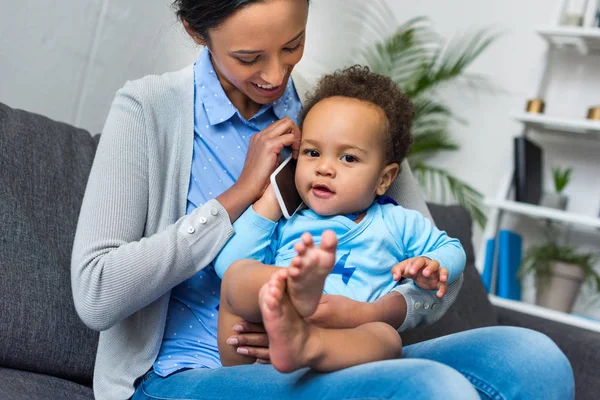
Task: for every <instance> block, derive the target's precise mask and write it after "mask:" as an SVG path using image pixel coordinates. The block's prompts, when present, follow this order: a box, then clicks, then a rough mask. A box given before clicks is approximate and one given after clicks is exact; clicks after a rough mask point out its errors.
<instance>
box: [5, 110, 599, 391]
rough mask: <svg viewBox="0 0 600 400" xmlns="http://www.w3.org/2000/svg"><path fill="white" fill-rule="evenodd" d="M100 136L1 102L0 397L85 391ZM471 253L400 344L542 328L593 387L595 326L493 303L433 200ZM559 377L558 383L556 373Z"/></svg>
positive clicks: (455, 218)
mask: <svg viewBox="0 0 600 400" xmlns="http://www.w3.org/2000/svg"><path fill="white" fill-rule="evenodd" d="M97 142H98V136H95V137H92V136H91V135H90V134H89V133H88V132H86V131H84V130H82V129H77V128H75V127H72V126H69V125H67V124H63V123H58V122H55V121H52V120H50V119H48V118H45V117H43V116H40V115H36V114H32V113H28V112H26V111H20V110H14V109H11V108H10V107H8V106H6V105H3V104H1V103H0V271H1V274H2V275H1V279H0V310H1V318H0V399H2V400H4V399H10V400H18V399H27V400H32V399H34V400H35V399H74V400H75V399H91V398H93V394H92V389H91V388H90V387H91V384H92V371H93V366H94V357H95V351H96V343H97V339H98V334H97V333H96V332H93V331H91V330H90V329H88V328H86V327H85V326H84V325H83V323H82V322H81V321H80V320H79V318H78V317H77V314H76V313H75V309H74V306H73V302H72V297H71V286H70V282H69V279H70V278H69V276H70V275H69V267H70V256H71V246H72V242H73V236H74V233H75V227H76V223H77V214H78V212H79V207H80V203H81V200H82V197H83V193H84V190H85V185H86V180H87V176H88V173H89V170H90V167H91V164H92V160H93V157H94V152H95V149H96V145H97ZM430 208H431V212H432V214H433V217H434V219H435V221H436V223H437V225H438V226H439V227H440V228H442V229H445V230H447V231H448V233H449V234H450V235H452V236H455V237H457V238H459V239H460V240H461V242H462V243H463V244H464V246H465V249H466V251H467V255H468V265H467V268H466V279H465V284H464V287H463V289H462V291H461V293H460V295H459V298H458V299H457V301H456V304H455V305H454V306H453V307H452V308H451V309H450V310H449V312H448V313H447V314H446V315H445V316H444V318H442V319H441V320H440V321H438V322H437V323H436V324H434V325H432V326H428V327H423V328H417V329H415V330H413V331H411V332H407V333H405V334H404V335H403V341H404V343H406V344H410V343H415V342H418V341H422V340H426V339H429V338H434V337H438V336H442V335H445V334H449V333H452V332H458V331H463V330H467V329H473V328H477V327H482V326H490V325H499V324H500V325H517V326H523V327H528V328H531V329H535V330H538V331H540V332H544V333H546V334H547V335H549V336H550V337H551V338H552V339H553V340H554V341H555V342H556V343H557V344H558V346H559V347H560V348H561V349H562V350H563V351H564V352H565V353H566V355H567V357H568V358H569V360H570V361H571V364H572V366H573V369H574V371H575V379H576V386H577V393H578V396H577V398H578V399H597V398H598V396H599V395H598V393H600V369H599V368H598V367H599V366H600V353H599V350H598V349H600V334H597V333H594V332H590V331H586V330H582V329H577V328H574V327H571V326H566V325H562V324H560V323H557V322H553V321H548V320H544V319H541V318H536V317H532V316H529V315H524V314H520V313H517V312H514V311H510V310H507V309H502V308H497V307H494V306H492V305H491V304H490V302H489V301H488V299H487V297H486V293H485V290H484V287H483V285H482V283H481V281H480V279H479V276H478V274H477V271H476V270H475V268H474V265H473V260H474V257H473V247H472V244H471V219H470V216H469V214H468V213H467V212H466V211H465V210H464V209H463V208H460V207H456V206H453V207H448V206H438V205H433V204H431V205H430ZM557 384H560V383H557Z"/></svg>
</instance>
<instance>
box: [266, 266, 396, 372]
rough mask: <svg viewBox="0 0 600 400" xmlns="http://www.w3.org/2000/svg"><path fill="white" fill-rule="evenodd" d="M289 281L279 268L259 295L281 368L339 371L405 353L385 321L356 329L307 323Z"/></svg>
mask: <svg viewBox="0 0 600 400" xmlns="http://www.w3.org/2000/svg"><path fill="white" fill-rule="evenodd" d="M287 283H288V271H286V270H281V271H278V272H276V273H274V274H273V275H271V277H270V278H269V281H268V282H267V283H266V284H265V285H264V286H263V287H262V289H261V290H260V295H259V304H260V307H261V310H262V315H263V323H264V324H265V328H266V330H267V333H268V334H269V353H270V357H271V363H272V364H273V366H274V367H275V368H276V369H277V370H279V371H281V372H291V371H295V370H297V369H299V368H303V367H310V368H312V369H314V370H317V371H321V372H329V371H337V370H339V369H343V368H348V367H352V366H354V365H358V364H364V363H368V362H372V361H380V360H387V359H393V358H399V357H400V355H401V354H402V341H401V339H400V335H399V334H398V332H396V330H395V329H394V328H393V327H391V326H390V325H388V324H385V323H383V322H372V323H368V324H364V325H361V326H359V327H357V328H352V329H325V328H319V327H317V326H314V325H310V324H308V323H306V321H305V320H304V318H302V316H301V315H300V314H299V313H298V311H297V310H296V309H295V308H294V306H293V304H292V302H291V300H290V298H289V296H288V294H287V292H286V286H287Z"/></svg>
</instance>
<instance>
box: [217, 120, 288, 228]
mask: <svg viewBox="0 0 600 400" xmlns="http://www.w3.org/2000/svg"><path fill="white" fill-rule="evenodd" d="M286 146H292V155H293V156H294V158H296V157H298V150H299V149H300V128H298V126H297V125H296V124H295V123H294V121H292V120H291V119H290V118H288V117H285V118H282V119H280V120H279V121H276V122H274V123H272V124H271V125H269V126H268V127H267V128H266V129H265V130H263V131H261V132H258V133H257V134H255V135H253V136H252V137H251V138H250V145H249V146H248V152H247V153H246V161H245V162H244V169H243V170H242V173H241V174H240V177H239V178H238V180H237V182H236V183H234V184H233V186H231V187H230V188H229V189H227V190H226V191H225V192H224V193H222V194H221V195H220V196H219V197H217V201H218V202H219V203H221V205H222V206H223V207H224V208H225V210H227V214H229V220H230V221H231V222H232V223H233V222H234V221H235V220H236V219H238V218H239V216H240V215H242V213H243V212H244V211H246V209H247V208H248V207H249V206H250V205H251V204H253V203H254V202H256V200H258V199H259V198H260V197H261V196H262V195H263V193H264V192H265V189H266V188H267V186H268V185H269V177H270V176H271V174H272V173H273V171H275V168H277V165H278V164H279V163H280V161H281V160H280V159H279V158H280V156H279V152H280V151H281V150H282V149H283V148H284V147H286Z"/></svg>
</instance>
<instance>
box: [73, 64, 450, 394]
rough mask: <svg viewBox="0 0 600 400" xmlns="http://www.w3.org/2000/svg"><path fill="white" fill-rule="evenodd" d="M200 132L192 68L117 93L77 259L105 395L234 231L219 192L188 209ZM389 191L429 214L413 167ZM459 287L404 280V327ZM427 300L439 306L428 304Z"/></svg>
mask: <svg viewBox="0 0 600 400" xmlns="http://www.w3.org/2000/svg"><path fill="white" fill-rule="evenodd" d="M294 83H295V85H296V89H297V91H298V94H299V95H300V98H301V99H304V98H305V95H306V89H307V85H306V84H305V83H304V82H303V81H302V79H301V78H300V77H298V76H294ZM193 137H194V78H193V68H192V66H189V67H187V68H185V69H183V70H181V71H177V72H172V73H167V74H164V75H161V76H154V75H153V76H147V77H145V78H142V79H139V80H137V81H133V82H128V83H127V84H126V85H125V87H123V88H122V89H121V90H119V91H118V92H117V94H116V96H115V99H114V101H113V104H112V106H111V109H110V112H109V115H108V118H107V120H106V124H105V126H104V130H103V132H102V136H101V140H100V143H99V145H98V149H97V152H96V156H95V159H94V164H93V166H92V170H91V173H90V176H89V180H88V184H87V189H86V192H85V196H84V199H83V204H82V207H81V213H80V216H79V222H78V225H77V232H76V235H75V243H74V247H73V255H72V264H71V282H72V288H73V297H74V301H75V307H76V309H77V312H78V314H79V316H80V317H81V319H82V320H83V322H84V323H85V324H86V325H88V326H89V327H90V328H92V329H95V330H98V331H101V333H100V340H99V343H98V353H97V357H96V365H95V370H94V394H95V396H96V398H97V399H124V398H129V397H130V396H131V395H132V394H133V384H134V381H135V379H136V378H138V377H140V376H142V375H143V374H144V373H145V372H146V371H148V369H150V368H151V366H152V364H153V362H154V360H155V358H156V356H157V354H158V351H159V348H160V344H161V340H162V335H163V330H164V326H165V318H166V313H167V306H168V303H169V297H170V290H171V289H172V288H173V287H174V286H176V285H178V284H180V283H181V282H183V281H185V280H186V279H188V278H190V277H191V276H192V275H194V274H195V273H197V272H198V271H199V270H201V269H202V268H204V267H205V266H206V265H208V264H209V263H210V262H211V261H212V259H213V258H214V257H215V256H216V255H217V253H218V252H219V251H220V249H221V248H222V246H223V245H224V244H225V242H227V240H228V239H229V238H230V237H231V235H232V234H233V228H232V226H231V223H230V221H229V217H228V215H227V213H226V211H225V210H224V209H223V207H222V206H221V205H220V204H219V203H218V202H217V201H216V200H211V201H209V202H207V203H206V204H205V205H204V206H202V207H199V208H197V209H196V210H194V212H192V213H191V214H190V215H187V216H186V215H185V209H186V200H187V191H188V184H189V179H190V168H191V163H192V148H193ZM389 194H390V195H391V196H393V197H394V198H396V200H398V201H399V202H400V204H402V205H404V206H406V207H408V208H413V209H417V210H419V211H421V212H422V213H424V214H425V215H427V216H430V214H429V211H428V210H427V207H426V206H425V203H424V202H423V200H422V198H421V196H420V194H419V189H418V187H417V185H416V183H415V181H414V178H413V176H412V174H411V172H410V169H409V168H408V166H407V165H404V166H403V171H402V173H401V175H400V177H399V178H398V179H397V180H396V182H395V183H394V185H393V187H392V188H391V189H390V192H389ZM202 217H205V219H206V220H205V219H204V218H202ZM200 221H203V222H200ZM459 287H460V281H457V282H456V283H455V284H453V285H451V288H450V290H449V293H448V294H447V295H446V296H445V297H444V299H443V301H439V300H436V299H435V297H433V296H432V295H431V294H430V293H427V292H424V291H420V290H417V289H416V288H415V287H414V286H413V285H412V284H404V285H401V286H399V287H398V288H397V290H398V291H400V292H402V293H403V294H404V295H405V297H406V299H407V303H408V305H409V311H408V315H407V318H406V321H405V322H404V324H403V326H402V327H401V328H400V330H403V329H406V328H410V327H414V326H416V325H418V324H422V323H428V322H431V321H434V320H437V319H439V318H440V317H441V316H442V315H443V313H444V312H445V310H446V309H447V307H448V306H449V305H450V304H451V303H452V302H453V300H454V298H455V297H456V292H457V290H458V288H459ZM425 302H429V303H430V304H434V303H437V307H428V310H426V311H425V310H424V307H421V306H420V304H425ZM417 303H420V304H419V306H418V307H415V305H416V304H417ZM434 308H435V310H433V309H434Z"/></svg>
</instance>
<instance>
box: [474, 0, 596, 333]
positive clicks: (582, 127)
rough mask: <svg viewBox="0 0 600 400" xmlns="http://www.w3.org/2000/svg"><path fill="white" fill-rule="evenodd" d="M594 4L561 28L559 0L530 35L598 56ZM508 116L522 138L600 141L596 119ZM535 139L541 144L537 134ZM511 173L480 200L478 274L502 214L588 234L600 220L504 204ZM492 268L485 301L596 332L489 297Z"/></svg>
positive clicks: (567, 318) (580, 322) (578, 321)
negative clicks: (482, 222)
mask: <svg viewBox="0 0 600 400" xmlns="http://www.w3.org/2000/svg"><path fill="white" fill-rule="evenodd" d="M597 6H598V4H597V2H595V1H589V2H588V8H587V10H586V13H585V17H584V27H566V26H561V25H560V24H561V22H562V20H563V15H564V13H565V11H566V8H567V0H562V1H561V2H560V5H559V7H558V9H557V10H556V14H555V17H554V22H555V25H554V26H544V27H539V28H538V29H536V32H537V33H538V34H539V35H540V36H542V37H543V38H544V39H545V40H546V41H547V42H548V44H549V49H548V51H562V50H564V49H569V48H573V47H574V48H576V49H577V50H578V51H579V52H580V53H581V54H583V55H600V28H595V27H592V26H593V21H594V19H595V13H596V12H597V9H596V7H597ZM547 60H548V61H550V58H547ZM549 67H550V64H548V63H547V64H546V65H545V71H544V72H543V73H542V77H541V79H540V84H539V87H538V96H541V97H544V93H545V92H546V91H545V89H546V85H547V84H548V83H549V82H548V81H547V80H546V76H547V73H548V71H549V69H550V68H549ZM511 117H512V118H513V119H515V120H517V121H519V122H521V123H522V124H523V127H524V132H523V134H524V135H525V136H530V135H531V132H532V131H533V132H536V133H548V132H550V133H556V134H560V135H563V136H564V135H566V136H567V137H568V138H569V140H570V139H573V140H581V139H592V140H594V141H596V140H600V121H591V120H587V119H585V118H584V117H581V118H564V117H560V116H552V115H545V114H532V113H527V112H517V113H512V114H511ZM538 136H539V137H540V138H541V139H542V140H543V135H541V136H540V135H538ZM536 137H537V136H536ZM599 161H600V157H599ZM513 175H514V171H513V170H512V168H511V169H510V171H509V172H508V173H507V174H506V176H505V178H504V180H503V183H502V185H501V187H500V189H499V191H498V195H497V196H496V197H495V198H486V199H485V201H484V203H485V205H486V206H488V207H489V209H490V214H489V216H488V223H487V225H486V227H485V230H484V232H483V236H482V242H481V245H480V247H479V254H478V256H477V258H476V266H477V268H478V270H479V271H480V273H482V272H483V269H484V265H483V263H484V262H485V251H486V248H487V242H488V240H490V239H493V238H496V236H497V234H498V231H499V229H500V225H501V221H502V217H503V216H504V215H506V214H516V215H521V216H526V217H530V218H534V219H540V220H552V221H557V222H560V223H563V224H566V225H569V226H573V227H577V229H580V230H589V231H592V232H594V233H596V234H600V218H599V217H597V216H589V215H583V214H578V213H573V212H567V211H561V210H556V209H551V208H547V207H541V206H538V205H533V204H526V203H520V202H516V201H512V200H510V195H511V193H512V186H513V179H512V178H513ZM497 253H498V245H497V241H496V249H495V251H494V254H497ZM494 258H496V257H494ZM492 269H493V271H492V282H491V285H490V286H491V290H492V292H491V293H490V300H491V301H492V303H493V304H495V305H497V306H500V307H505V308H510V309H513V310H516V311H520V312H524V313H528V314H531V315H536V316H540V317H544V318H547V319H552V320H555V321H559V322H563V323H567V324H570V325H574V326H579V327H582V328H585V329H590V330H594V331H597V332H600V322H596V321H593V320H587V319H584V318H581V317H577V316H573V315H570V314H567V313H562V312H558V311H554V310H550V309H547V308H543V307H539V306H536V305H533V304H528V303H524V302H520V301H513V300H507V299H503V298H500V297H497V296H495V286H496V275H497V269H498V266H497V260H495V261H494V264H493V268H492Z"/></svg>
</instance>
